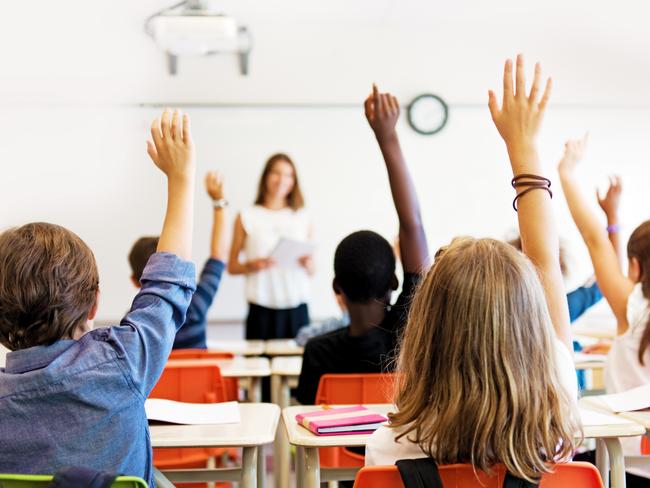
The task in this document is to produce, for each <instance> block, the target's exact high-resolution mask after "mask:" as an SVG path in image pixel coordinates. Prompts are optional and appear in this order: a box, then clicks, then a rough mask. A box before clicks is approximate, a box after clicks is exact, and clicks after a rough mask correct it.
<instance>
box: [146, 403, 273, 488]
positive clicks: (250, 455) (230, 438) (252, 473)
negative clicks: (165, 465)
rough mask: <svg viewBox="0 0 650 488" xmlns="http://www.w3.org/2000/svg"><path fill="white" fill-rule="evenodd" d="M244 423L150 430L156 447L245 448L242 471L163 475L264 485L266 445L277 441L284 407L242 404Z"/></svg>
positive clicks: (249, 487)
mask: <svg viewBox="0 0 650 488" xmlns="http://www.w3.org/2000/svg"><path fill="white" fill-rule="evenodd" d="M239 408H240V414H241V422H239V423H237V424H224V425H154V426H151V427H149V431H150V435H151V445H152V446H153V447H160V448H165V447H175V448H178V447H241V448H243V451H244V452H243V456H242V465H241V467H239V468H212V469H210V468H208V469H178V470H177V469H172V470H165V471H163V472H162V474H163V475H164V476H165V477H166V478H167V479H168V480H169V481H171V482H176V483H180V482H183V481H184V482H200V481H241V486H242V487H245V488H254V487H255V486H257V487H261V486H263V482H264V481H263V480H264V464H263V463H264V459H263V458H264V456H262V455H261V453H262V446H264V445H266V444H270V443H271V442H273V440H274V439H275V432H276V430H277V426H278V421H279V418H280V408H279V407H278V406H277V405H272V404H270V403H242V404H240V405H239Z"/></svg>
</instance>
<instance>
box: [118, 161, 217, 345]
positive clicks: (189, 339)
mask: <svg viewBox="0 0 650 488" xmlns="http://www.w3.org/2000/svg"><path fill="white" fill-rule="evenodd" d="M205 189H206V191H207V193H208V196H209V197H210V198H211V199H212V206H213V210H212V234H211V237H210V257H209V258H208V260H207V261H206V263H205V265H204V266H203V270H202V271H201V277H200V278H199V281H198V283H197V284H196V291H195V292H194V296H193V297H192V301H191V302H190V306H189V308H188V309H187V318H186V319H185V323H184V324H183V326H182V327H181V328H180V330H179V331H178V332H176V338H175V339H174V346H173V349H207V347H208V345H207V337H206V328H207V321H208V320H207V316H208V310H209V309H210V305H212V301H213V300H214V296H215V295H216V294H217V290H218V289H219V284H220V283H221V277H222V275H223V271H224V269H225V267H226V264H225V260H226V258H225V257H226V246H227V243H226V238H225V237H226V233H225V232H224V224H225V215H224V213H225V209H226V206H227V205H228V202H227V201H226V199H225V198H224V193H223V177H222V175H221V174H219V173H217V172H216V171H210V172H209V173H208V174H206V176H205ZM157 247H158V237H141V238H140V239H138V240H137V241H136V242H135V244H134V245H133V247H132V248H131V252H130V253H129V264H130V265H131V273H132V274H131V281H132V282H133V284H134V285H135V286H136V287H138V288H140V279H141V277H142V272H143V270H144V267H145V265H146V264H147V262H148V261H149V258H150V257H151V255H152V254H153V253H154V252H155V251H156V248H157Z"/></svg>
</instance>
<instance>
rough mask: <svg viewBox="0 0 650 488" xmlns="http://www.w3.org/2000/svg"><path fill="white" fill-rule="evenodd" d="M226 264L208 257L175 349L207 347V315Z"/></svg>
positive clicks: (175, 340)
mask: <svg viewBox="0 0 650 488" xmlns="http://www.w3.org/2000/svg"><path fill="white" fill-rule="evenodd" d="M225 267H226V265H225V263H224V262H223V261H219V260H217V259H212V258H210V259H208V261H207V262H206V263H205V266H204V267H203V271H201V277H200V278H199V282H198V283H197V285H196V291H195V292H194V295H193V296H192V302H191V303H190V307H189V308H188V309H187V319H186V320H185V323H184V324H183V326H182V327H181V328H180V330H179V331H178V332H177V333H176V339H174V349H206V348H207V347H208V346H207V344H206V326H207V316H208V310H209V309H210V305H212V301H213V300H214V296H215V295H216V294H217V290H218V289H219V283H221V276H222V275H223V271H224V269H225Z"/></svg>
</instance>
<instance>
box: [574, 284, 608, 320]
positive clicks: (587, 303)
mask: <svg viewBox="0 0 650 488" xmlns="http://www.w3.org/2000/svg"><path fill="white" fill-rule="evenodd" d="M566 298H567V302H568V304H569V318H570V320H571V322H575V321H576V320H577V319H578V318H579V317H580V316H581V315H582V314H584V313H585V312H586V311H587V310H589V309H590V308H591V307H592V306H594V305H595V304H596V303H598V302H599V301H600V299H601V298H603V295H602V293H601V292H600V288H598V284H597V283H594V284H593V285H590V286H581V287H580V288H577V289H576V290H573V291H572V292H571V293H568V294H567V296H566Z"/></svg>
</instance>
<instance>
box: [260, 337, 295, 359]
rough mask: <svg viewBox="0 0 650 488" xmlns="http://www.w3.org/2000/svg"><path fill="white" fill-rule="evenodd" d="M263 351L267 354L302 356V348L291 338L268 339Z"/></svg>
mask: <svg viewBox="0 0 650 488" xmlns="http://www.w3.org/2000/svg"><path fill="white" fill-rule="evenodd" d="M264 352H265V354H266V355H267V356H302V353H303V348H302V347H300V346H299V345H298V344H296V341H294V340H293V339H270V340H268V341H266V347H265V349H264Z"/></svg>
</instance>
